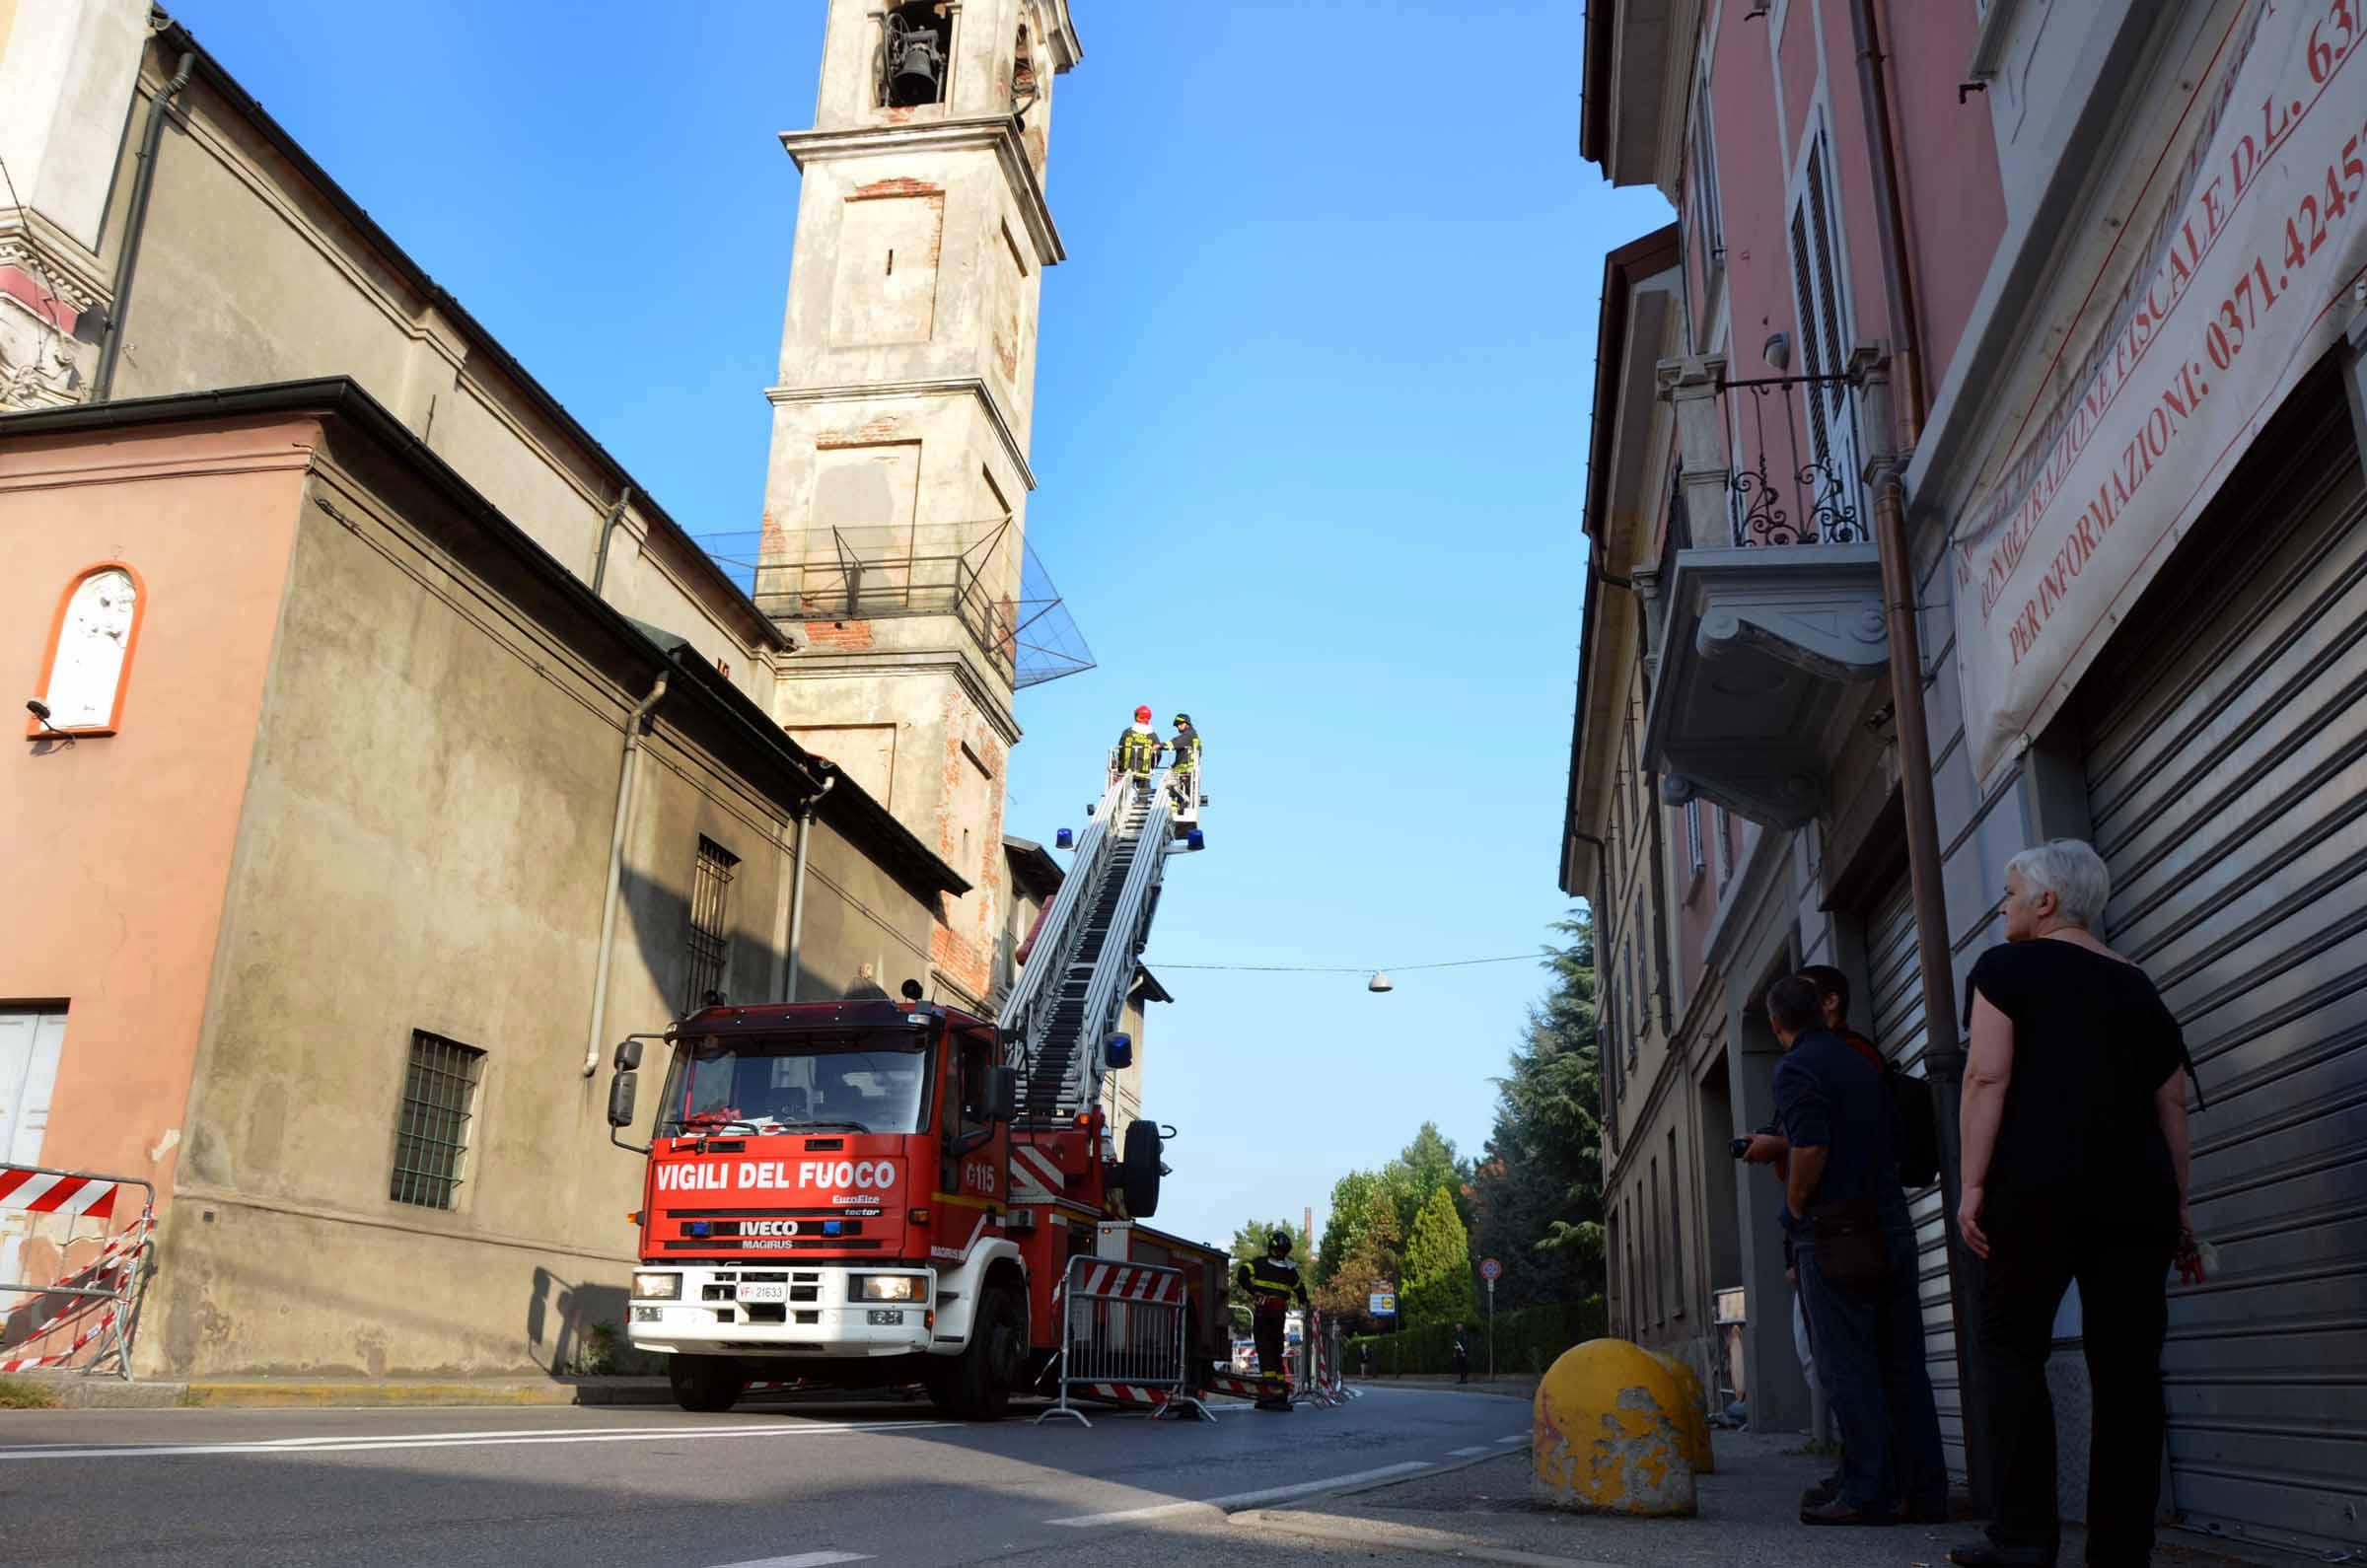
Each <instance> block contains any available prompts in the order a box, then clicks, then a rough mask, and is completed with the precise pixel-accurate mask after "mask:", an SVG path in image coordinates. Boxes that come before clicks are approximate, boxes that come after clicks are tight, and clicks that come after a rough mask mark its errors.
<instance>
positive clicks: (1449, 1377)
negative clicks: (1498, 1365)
mask: <svg viewBox="0 0 2367 1568" xmlns="http://www.w3.org/2000/svg"><path fill="white" fill-rule="evenodd" d="M1537 1382H1538V1380H1537V1374H1535V1373H1533V1372H1508V1373H1506V1374H1504V1375H1503V1376H1502V1377H1500V1378H1482V1377H1480V1376H1479V1375H1478V1374H1476V1373H1473V1374H1472V1375H1471V1381H1470V1382H1469V1383H1457V1382H1456V1381H1455V1374H1453V1373H1452V1372H1408V1373H1405V1374H1403V1375H1401V1376H1396V1377H1393V1376H1389V1375H1387V1374H1377V1375H1375V1376H1373V1377H1370V1378H1358V1377H1351V1378H1349V1379H1348V1387H1349V1388H1351V1389H1420V1390H1423V1391H1424V1392H1425V1393H1439V1392H1446V1393H1497V1394H1508V1395H1510V1396H1511V1397H1513V1398H1516V1399H1534V1398H1536V1397H1537Z"/></svg>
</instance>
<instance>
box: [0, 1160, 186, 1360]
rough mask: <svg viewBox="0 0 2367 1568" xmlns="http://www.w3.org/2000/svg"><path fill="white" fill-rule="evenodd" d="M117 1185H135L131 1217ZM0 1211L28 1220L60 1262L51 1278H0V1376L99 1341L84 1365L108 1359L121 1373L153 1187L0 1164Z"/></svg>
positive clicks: (76, 1353) (141, 1284)
mask: <svg viewBox="0 0 2367 1568" xmlns="http://www.w3.org/2000/svg"><path fill="white" fill-rule="evenodd" d="M125 1187H137V1188H139V1189H140V1206H139V1212H138V1213H137V1214H128V1213H126V1212H124V1211H127V1210H128V1209H129V1205H128V1204H127V1203H124V1202H123V1201H122V1192H123V1189H124V1188H125ZM0 1212H8V1213H14V1214H25V1215H30V1216H36V1218H37V1220H38V1223H39V1224H40V1226H41V1228H42V1230H44V1231H46V1232H47V1233H48V1234H47V1236H46V1238H45V1239H46V1240H48V1242H49V1243H50V1245H51V1246H52V1247H54V1248H55V1249H56V1252H57V1255H58V1259H59V1261H58V1267H57V1271H56V1272H57V1278H56V1279H54V1280H9V1279H0V1372H33V1371H37V1370H40V1369H43V1368H52V1369H54V1368H60V1367H70V1366H73V1365H74V1364H75V1363H76V1361H77V1360H78V1359H79V1358H80V1357H81V1356H82V1354H83V1352H85V1351H86V1350H89V1349H90V1348H91V1347H92V1346H93V1345H97V1346H98V1347H99V1352H98V1355H97V1356H96V1357H94V1358H93V1359H92V1360H91V1361H90V1363H89V1364H88V1365H86V1366H84V1367H83V1369H82V1370H84V1371H85V1372H97V1371H100V1370H102V1369H103V1368H105V1367H106V1366H107V1365H108V1363H109V1362H110V1361H111V1362H112V1364H113V1369H114V1371H115V1372H116V1373H117V1375H119V1376H121V1377H124V1378H129V1377H130V1376H131V1340H132V1335H133V1332H134V1331H135V1330H136V1328H137V1327H138V1323H139V1302H140V1294H141V1291H142V1290H143V1289H144V1288H145V1286H146V1284H147V1278H148V1263H149V1255H150V1252H151V1250H152V1249H153V1247H154V1245H155V1243H154V1233H155V1229H156V1188H155V1187H154V1186H153V1185H151V1184H150V1183H148V1182H146V1181H143V1180H141V1179H140V1178H139V1177H137V1176H105V1175H101V1174H99V1173H96V1172H91V1171H53V1170H48V1169H46V1168H43V1167H40V1166H22V1165H0Z"/></svg>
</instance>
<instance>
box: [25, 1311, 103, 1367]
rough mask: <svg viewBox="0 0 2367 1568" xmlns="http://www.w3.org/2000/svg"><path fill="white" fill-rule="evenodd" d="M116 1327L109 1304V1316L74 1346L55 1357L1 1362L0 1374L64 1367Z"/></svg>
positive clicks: (85, 1331)
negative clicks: (89, 1345)
mask: <svg viewBox="0 0 2367 1568" xmlns="http://www.w3.org/2000/svg"><path fill="white" fill-rule="evenodd" d="M114 1326H115V1309H114V1307H113V1306H112V1304H109V1306H108V1309H107V1316H105V1317H104V1318H101V1319H99V1320H98V1321H97V1322H95V1323H93V1324H91V1326H90V1327H88V1328H86V1329H84V1330H83V1333H82V1336H81V1337H80V1338H78V1339H76V1340H75V1341H74V1342H73V1343H72V1344H70V1345H68V1346H67V1347H66V1348H65V1349H63V1350H60V1351H58V1352H56V1353H55V1354H54V1355H47V1356H20V1357H18V1358H17V1359H16V1360H14V1361H0V1372H31V1371H32V1370H33V1369H35V1368H36V1367H56V1366H63V1365H64V1364H65V1363H67V1362H69V1361H72V1360H73V1359H74V1358H75V1357H76V1356H78V1355H80V1354H82V1352H83V1348H84V1347H85V1346H87V1345H88V1344H90V1342H91V1341H92V1340H94V1339H96V1338H98V1337H99V1336H100V1335H101V1334H104V1333H106V1332H107V1331H108V1329H110V1328H112V1327H114Z"/></svg>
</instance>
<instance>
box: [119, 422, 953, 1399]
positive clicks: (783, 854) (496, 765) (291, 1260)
mask: <svg viewBox="0 0 2367 1568" xmlns="http://www.w3.org/2000/svg"><path fill="white" fill-rule="evenodd" d="M320 502H326V503H327V505H328V506H329V507H333V508H334V509H335V515H334V516H332V515H331V514H330V513H329V512H327V511H325V510H323V507H322V506H321V505H320V504H319V503H320ZM481 527H482V525H479V524H476V523H473V522H470V521H467V520H464V519H461V518H459V517H457V516H455V515H454V514H453V513H452V511H451V510H450V508H449V507H448V506H446V505H444V504H443V503H442V502H441V501H440V500H438V499H437V498H435V497H433V496H432V495H429V494H428V493H427V492H426V491H425V490H424V489H423V488H421V487H418V486H415V485H412V484H410V483H409V482H407V481H406V480H405V479H404V477H403V475H402V473H401V472H400V471H398V470H397V469H396V468H394V466H392V465H391V464H389V463H386V462H385V461H384V460H383V459H381V458H380V457H378V456H377V455H375V453H374V451H373V450H372V449H370V448H369V447H367V446H366V445H363V444H360V443H357V442H355V441H353V440H350V439H347V440H339V439H338V438H337V437H334V436H332V438H331V443H330V453H329V455H328V456H327V457H326V458H325V459H324V460H323V464H322V467H321V471H320V473H319V474H318V476H317V478H316V480H315V482H314V484H313V487H312V491H311V496H310V498H308V500H307V503H306V505H305V506H304V507H303V509H302V515H301V520H300V524H299V530H298V535H297V542H296V548H295V551H294V562H293V566H292V569H291V573H290V591H289V598H288V607H287V611H286V618H285V630H284V632H283V635H282V640H281V644H280V648H279V650H278V654H277V657H276V658H275V659H274V661H273V664H272V668H271V674H270V678H269V681H268V684H267V687H266V689H265V694H264V699H263V703H262V710H261V714H260V722H259V736H258V740H257V744H256V748H255V765H254V773H253V779H252V782H251V787H250V789H249V791H248V795H247V801H246V811H245V814H244V819H243V825H242V829H241V835H240V841H239V850H238V856H237V861H236V865H235V869H234V871H233V874H232V879H231V889H230V894H229V900H228V904H227V914H226V918H225V929H224V945H223V956H222V960H221V962H219V964H218V965H217V966H216V988H215V993H214V997H213V1002H212V1005H211V1007H210V1009H209V1011H208V1016H207V1021H206V1027H205V1032H204V1046H203V1052H202V1055H201V1057H200V1060H199V1063H198V1072H197V1084H196V1087H195V1089H194V1091H193V1093H192V1096H191V1104H190V1121H189V1153H188V1155H187V1158H186V1161H185V1164H184V1166H183V1169H182V1172H181V1184H180V1191H179V1202H178V1203H177V1204H176V1206H175V1208H174V1211H173V1213H172V1215H171V1216H170V1218H169V1220H168V1223H167V1228H166V1232H165V1240H164V1246H163V1268H162V1270H161V1272H160V1276H159V1280H158V1286H157V1292H156V1296H155V1299H154V1301H153V1304H152V1307H151V1310H150V1318H149V1328H150V1331H149V1334H148V1336H147V1337H146V1339H145V1341H144V1343H143V1347H142V1359H143V1361H144V1363H145V1364H147V1365H148V1366H150V1367H151V1368H152V1369H154V1370H158V1371H171V1372H174V1373H177V1374H197V1373H209V1372H213V1373H218V1372H226V1371H267V1370H268V1371H291V1372H293V1371H313V1372H340V1371H356V1372H368V1373H372V1374H383V1373H402V1372H428V1371H474V1372H486V1371H495V1370H502V1369H511V1368H524V1367H528V1366H534V1365H542V1366H554V1365H564V1364H565V1362H566V1359H567V1357H568V1356H569V1355H570V1354H571V1353H572V1352H573V1350H574V1349H575V1348H576V1347H578V1346H580V1345H581V1344H582V1342H583V1341H582V1336H583V1335H584V1333H585V1332H586V1330H587V1327H588V1326H589V1325H590V1324H591V1323H594V1322H600V1321H608V1322H617V1323H620V1322H621V1319H622V1309H623V1295H622V1286H623V1283H624V1274H625V1272H626V1270H627V1269H628V1268H629V1266H630V1264H631V1261H632V1257H631V1247H632V1232H631V1229H630V1227H629V1226H628V1225H627V1224H626V1223H625V1220H624V1215H625V1213H626V1212H627V1211H628V1210H630V1209H632V1208H634V1207H635V1206H636V1204H637V1200H638V1195H639V1163H638V1162H637V1161H635V1160H634V1159H632V1158H630V1157H629V1156H627V1155H624V1154H622V1153H619V1152H617V1151H616V1150H614V1149H612V1148H611V1147H610V1144H609V1141H608V1135H607V1125H606V1117H605V1105H604V1099H605V1093H606V1087H607V1074H606V1070H605V1059H606V1056H607V1050H606V1046H607V1045H608V1044H609V1043H610V1042H612V1040H613V1039H614V1038H616V1037H621V1036H622V1035H623V1034H625V1033H630V1032H632V1031H636V1030H655V1029H662V1028H664V1027H665V1025H666V1024H667V1022H668V1021H669V1020H671V1019H672V1018H673V1017H675V1016H676V1014H677V1012H678V1011H679V1009H680V1008H681V1005H682V1002H683V1000H684V997H685V988H686V984H687V980H688V963H689V953H688V946H687V939H688V908H689V895H690V889H691V885H692V880H693V877H694V873H695V868H696V864H697V858H698V852H699V840H700V838H701V836H704V837H706V838H709V839H711V840H713V841H714V842H716V843H717V844H719V845H721V846H723V847H724V848H725V849H727V850H728V851H730V852H731V853H733V854H735V855H737V856H738V857H739V864H738V866H737V867H736V868H735V874H734V877H733V881H732V885H731V892H730V900H729V903H728V906H727V908H728V926H729V931H730V935H731V959H730V965H729V969H728V971H727V975H726V978H725V982H724V988H725V990H726V992H727V994H728V995H730V996H731V997H733V999H735V1000H746V1001H759V1000H769V999H772V998H771V997H770V996H769V994H768V992H769V987H770V986H771V984H772V983H773V976H774V975H775V974H776V972H777V966H776V964H775V954H776V945H777V944H778V943H779V942H780V941H781V940H782V939H783V937H784V936H785V933H786V900H785V897H784V892H785V886H784V885H785V882H786V880H787V879H788V878H789V876H790V875H791V872H792V863H791V861H790V859H789V856H788V853H787V847H786V846H787V843H788V808H787V806H786V804H785V803H783V802H781V801H776V800H772V799H769V798H767V796H766V794H765V792H764V791H762V790H760V789H758V788H755V787H753V786H752V785H751V784H750V783H749V782H748V781H747V780H746V779H745V778H743V777H741V776H740V775H738V774H736V773H735V772H734V771H732V770H731V769H730V768H729V767H727V766H726V765H724V764H723V763H722V762H720V761H719V760H718V759H717V758H716V757H715V756H713V755H712V754H710V753H708V752H707V751H705V750H703V749H702V748H700V747H698V746H697V745H695V744H693V743H692V742H691V741H690V740H689V739H688V738H687V736H686V734H685V732H684V731H683V730H681V728H680V727H679V726H678V724H677V723H676V722H674V720H673V719H671V718H670V710H669V708H668V707H666V706H664V705H662V706H661V707H660V708H659V710H658V711H657V714H656V723H655V727H654V729H653V731H652V733H651V736H650V738H649V740H648V743H647V745H646V748H645V751H644V765H643V766H642V768H641V769H640V773H639V784H638V787H637V799H636V806H635V812H634V818H633V824H632V828H631V832H630V834H629V837H628V844H627V851H626V855H625V868H624V878H623V901H622V905H621V908H620V912H619V920H618V927H617V935H616V942H615V952H614V960H613V964H614V966H613V969H612V973H611V980H610V993H609V1000H608V1007H607V1016H606V1028H605V1031H604V1035H603V1040H602V1042H601V1043H602V1047H603V1048H602V1052H601V1054H602V1057H603V1062H604V1068H603V1071H602V1072H601V1073H600V1074H599V1075H597V1076H595V1077H590V1078H587V1077H586V1076H585V1075H584V1072H583V1059H584V1053H585V1048H586V1043H587V1035H586V1026H587V1022H588V1018H589V1014H590V1008H591V984H592V977H593V974H594V970H595V964H596V962H597V952H598V934H599V930H600V921H601V912H602V898H603V890H604V887H605V877H606V870H607V859H608V841H609V829H610V821H611V813H612V811H613V808H614V802H615V790H616V788H617V780H618V774H619V768H620V756H621V748H622V738H623V725H624V719H625V715H626V714H627V713H628V712H629V710H630V708H631V707H632V705H633V704H634V703H635V702H636V701H637V700H638V699H639V698H640V696H641V695H642V694H643V693H644V692H645V691H646V690H647V689H648V685H649V683H650V680H651V678H652V676H653V674H654V669H655V666H654V663H645V664H641V665H639V666H636V665H635V664H634V663H633V662H632V661H631V660H630V659H627V658H620V657H619V650H620V649H622V648H623V647H624V645H623V644H622V643H621V642H620V641H619V640H617V639H616V638H615V637H614V636H613V635H612V634H611V633H607V632H603V631H601V630H600V629H599V628H598V627H595V626H593V625H590V624H589V623H587V622H586V621H585V620H584V618H583V617H582V616H581V615H580V614H577V615H572V616H570V615H561V614H558V613H556V612H554V610H553V606H552V605H551V603H550V601H549V600H548V599H547V598H546V597H545V596H543V595H542V594H540V593H539V592H538V591H533V585H532V584H522V583H521V582H520V581H518V580H516V578H515V573H514V572H513V571H511V570H510V569H508V568H505V567H502V566H501V557H500V556H499V555H498V554H497V553H495V552H488V551H486V550H484V549H483V547H482V544H481V535H480V534H479V533H478V531H479V530H480V529H481ZM456 560H462V561H469V562H472V563H475V564H477V565H478V566H480V567H481V568H482V570H483V575H478V573H477V572H476V571H472V570H466V569H456V568H455V567H454V566H452V565H450V564H448V563H450V562H453V561H456ZM644 657H645V658H646V657H654V651H653V652H652V653H650V654H645V655H644ZM675 678H676V680H677V681H678V682H679V681H680V680H681V678H682V677H681V675H680V674H679V673H678V674H677V676H676V677H675ZM815 839H816V854H815V861H816V865H815V870H814V874H813V875H812V876H810V877H809V879H808V883H807V891H808V895H809V897H810V898H811V899H812V903H811V906H810V908H809V913H808V917H807V922H806V928H805V938H806V944H807V952H808V958H809V962H811V964H812V969H811V970H810V972H811V973H814V974H817V975H822V976H829V977H831V978H833V979H834V978H835V977H836V976H837V975H840V974H844V973H847V972H849V971H851V969H852V968H853V967H854V964H855V962H857V959H856V955H857V954H858V952H859V953H861V954H862V955H863V956H864V957H871V956H872V955H874V954H876V953H877V952H879V951H880V950H881V949H882V947H883V946H887V945H892V944H891V943H890V940H889V937H890V934H891V933H893V936H894V939H895V941H896V942H900V944H901V945H902V946H903V947H904V948H905V949H906V950H909V949H911V948H912V947H913V946H914V945H915V944H916V943H918V942H921V941H925V932H926V930H927V927H928V914H927V906H926V905H925V903H923V902H922V901H921V900H920V899H919V898H918V897H916V896H915V895H914V894H913V893H912V892H910V891H906V890H904V889H903V888H902V887H901V885H900V884H897V882H896V881H895V879H893V878H891V877H888V876H887V875H886V874H885V873H882V872H879V871H877V870H876V868H873V867H871V866H870V865H869V863H868V862H867V861H866V860H865V858H864V857H863V856H862V855H861V854H860V853H858V852H857V851H856V850H855V849H854V848H853V847H852V846H850V845H848V844H847V843H846V842H845V841H844V840H843V839H841V838H840V837H839V836H838V835H837V834H836V833H834V832H833V831H832V830H830V829H829V828H828V827H827V826H826V825H824V826H818V828H817V830H816V833H815ZM809 986H811V982H809ZM414 1031H426V1032H429V1033H434V1034H436V1035H439V1036H442V1037H443V1038H445V1039H449V1040H452V1041H457V1042H459V1043H461V1044H464V1045H466V1046H469V1047H471V1048H473V1049H476V1050H481V1051H483V1052H484V1053H485V1054H484V1056H483V1058H482V1061H481V1063H480V1064H479V1069H478V1070H479V1075H480V1076H479V1083H478V1088H477V1090H476V1093H475V1100H474V1105H473V1109H472V1114H471V1117H470V1119H469V1122H468V1124H467V1142H468V1149H467V1153H466V1156H465V1160H464V1164H463V1168H462V1173H463V1181H462V1184H461V1186H460V1188H459V1190H458V1193H457V1195H456V1197H455V1200H454V1203H453V1206H452V1207H451V1209H449V1210H445V1209H440V1208H431V1207H423V1206H420V1205H417V1204H412V1203H403V1202H397V1201H394V1198H393V1197H391V1195H390V1178H391V1174H392V1169H393V1160H394V1143H395V1129H396V1125H397V1122H398V1119H399V1117H400V1112H401V1103H402V1098H403V1093H404V1079H405V1073H406V1064H407V1061H408V1056H409V1050H410V1042H411V1038H412V1033H413V1032H414ZM654 1098H655V1097H654V1095H653V1096H652V1097H651V1100H652V1104H650V1105H645V1106H644V1117H643V1119H644V1120H645V1121H646V1120H647V1119H649V1116H650V1114H651V1113H652V1112H653V1111H654V1109H655V1106H654ZM422 1280H432V1281H434V1282H435V1288H434V1291H433V1294H432V1295H429V1296H423V1295H422V1293H421V1292H420V1290H419V1288H418V1284H419V1282H420V1281H422Z"/></svg>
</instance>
